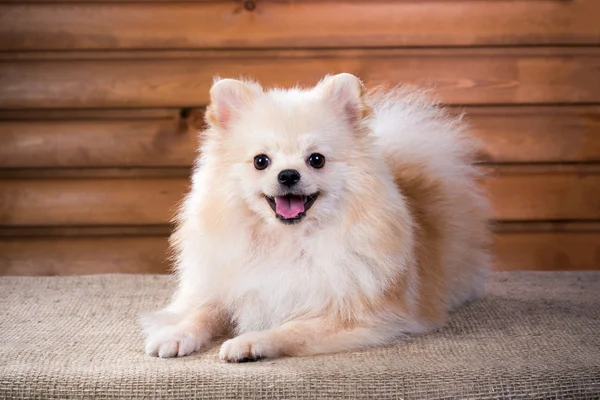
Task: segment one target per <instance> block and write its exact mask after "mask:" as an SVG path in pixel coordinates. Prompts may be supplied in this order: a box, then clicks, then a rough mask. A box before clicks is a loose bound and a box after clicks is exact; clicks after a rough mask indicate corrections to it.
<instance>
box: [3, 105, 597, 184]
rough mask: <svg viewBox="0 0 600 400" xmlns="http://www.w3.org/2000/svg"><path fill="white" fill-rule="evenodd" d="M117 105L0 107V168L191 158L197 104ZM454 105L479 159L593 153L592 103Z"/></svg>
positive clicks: (586, 158) (581, 157) (557, 158)
mask: <svg viewBox="0 0 600 400" xmlns="http://www.w3.org/2000/svg"><path fill="white" fill-rule="evenodd" d="M122 111H123V114H115V112H114V111H111V112H107V114H109V115H108V116H104V115H102V113H101V112H96V115H95V116H94V117H92V115H89V117H88V118H85V115H83V116H82V115H79V113H77V112H73V116H72V119H69V113H68V112H63V113H62V114H59V115H62V119H58V118H49V116H44V114H43V112H40V111H38V112H37V117H38V118H39V119H33V120H25V119H17V120H15V119H14V117H15V114H13V115H12V118H11V119H9V120H3V117H10V116H11V114H9V113H5V116H3V115H2V113H0V144H1V146H0V168H30V167H47V168H56V167H70V168H73V167H153V166H154V167H157V166H177V167H187V166H190V165H192V162H193V160H194V157H195V156H196V151H197V148H198V140H197V137H198V135H197V132H196V131H197V129H198V128H201V127H202V112H201V109H194V110H191V111H189V112H187V115H188V118H189V120H188V121H187V122H189V124H188V123H186V121H179V120H178V119H176V118H174V116H173V115H171V116H170V117H160V118H158V117H157V118H146V117H138V118H137V119H135V118H132V117H128V116H127V115H126V114H125V113H124V112H125V111H126V110H122ZM461 111H463V112H466V115H465V117H464V118H465V120H466V121H467V122H468V123H469V125H470V126H471V130H472V133H473V135H474V136H475V137H477V138H478V139H479V140H480V141H481V143H482V145H483V147H482V150H483V151H482V153H481V160H483V161H485V162H492V163H523V162H528V163H533V162H541V163H548V162H592V161H600V107H599V106H567V107H561V106H548V107H539V106H519V107H501V106H500V107H461V108H460V109H458V110H455V109H453V110H451V112H453V113H456V112H461ZM46 112H48V111H46ZM113 114H114V116H113V117H110V115H113ZM172 114H173V113H172ZM49 115H54V114H52V113H50V114H49ZM54 116H55V117H57V116H56V115H54ZM184 125H186V126H184ZM187 125H189V126H187ZM1 176H2V173H1V172H0V177H1Z"/></svg>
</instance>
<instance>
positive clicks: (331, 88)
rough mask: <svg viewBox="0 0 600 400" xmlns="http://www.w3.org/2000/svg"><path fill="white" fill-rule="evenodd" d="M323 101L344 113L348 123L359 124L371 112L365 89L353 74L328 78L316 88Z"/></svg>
mask: <svg viewBox="0 0 600 400" xmlns="http://www.w3.org/2000/svg"><path fill="white" fill-rule="evenodd" d="M316 89H317V90H318V91H320V93H321V96H322V97H323V99H324V100H325V101H326V102H328V103H329V104H331V105H332V106H333V107H334V108H337V109H338V110H340V111H341V112H343V113H344V115H345V116H346V118H347V119H348V122H350V123H351V124H353V125H354V124H358V123H359V122H360V121H361V120H362V119H363V118H365V117H366V116H367V115H368V114H369V112H370V109H369V107H368V106H367V105H366V104H365V102H364V98H363V97H364V94H365V87H364V86H363V84H362V82H361V81H360V79H358V78H357V77H356V76H354V75H352V74H347V73H342V74H338V75H333V76H328V77H326V78H325V79H323V80H322V81H321V82H320V83H319V84H318V85H317V87H316Z"/></svg>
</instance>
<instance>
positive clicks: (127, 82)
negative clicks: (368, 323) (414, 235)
mask: <svg viewBox="0 0 600 400" xmlns="http://www.w3.org/2000/svg"><path fill="white" fill-rule="evenodd" d="M598 21H600V1H598V0H571V1H560V0H534V1H532V0H513V1H506V0H497V1H478V0H420V1H413V0H395V1H393V0H372V1H366V0H363V1H360V0H339V1H338V0H331V1H319V0H306V1H268V0H264V1H263V0H256V1H200V0H198V1H186V2H178V1H169V2H167V1H164V2H161V1H135V0H129V1H104V2H96V1H86V0H64V1H60V2H58V1H52V0H29V1H27V2H25V1H8V0H0V274H17V275H47V274H86V273H104V272H131V273H137V272H164V271H165V270H166V269H167V266H168V262H167V261H166V247H167V246H166V237H167V235H168V233H169V230H170V227H169V224H168V221H169V218H170V217H171V215H172V213H173V209H174V207H175V206H176V204H177V203H178V201H180V199H181V197H182V194H183V193H185V191H186V190H187V185H188V180H187V178H188V174H189V167H190V165H191V163H192V160H193V158H194V155H195V153H196V149H197V143H196V134H195V131H196V129H197V128H198V127H199V126H200V125H201V120H202V112H203V107H204V106H205V105H206V102H207V100H208V89H209V86H210V84H211V82H212V77H213V76H214V75H220V76H232V77H237V76H252V77H255V78H257V79H259V80H260V81H261V82H263V83H264V84H266V85H284V86H287V85H293V84H296V83H301V84H307V85H312V84H314V83H316V82H317V81H318V80H319V79H320V78H321V77H322V76H323V75H324V74H327V73H338V72H351V73H353V74H356V75H358V76H360V77H361V78H362V79H363V80H364V81H365V83H366V85H367V86H372V85H376V84H379V83H390V82H394V83H397V82H399V83H410V84H419V85H422V86H424V87H428V88H434V89H435V93H436V96H437V97H438V98H439V99H441V101H443V102H444V103H445V104H446V105H447V106H448V108H449V109H450V110H451V112H457V113H458V112H466V113H467V116H466V118H467V120H468V121H469V122H470V124H471V126H472V127H473V132H474V134H475V135H476V136H477V137H478V138H480V139H481V140H482V142H483V144H484V149H483V152H482V154H481V156H482V166H481V168H485V169H487V171H488V172H489V177H488V178H486V180H485V182H484V184H485V185H486V187H487V188H488V190H489V191H490V193H491V195H492V200H493V203H494V216H493V217H494V220H495V223H494V227H495V228H494V229H495V231H496V238H495V242H494V249H495V251H496V256H497V263H496V268H498V269H541V270H556V269H598V268H600V46H599V45H600V23H599V22H598Z"/></svg>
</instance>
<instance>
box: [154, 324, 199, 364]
mask: <svg viewBox="0 0 600 400" xmlns="http://www.w3.org/2000/svg"><path fill="white" fill-rule="evenodd" d="M205 344H206V343H205V340H203V337H202V335H199V334H198V333H197V332H193V331H191V330H187V329H185V328H183V327H181V326H178V325H175V326H165V327H163V328H161V329H158V330H156V331H155V332H152V333H149V334H148V337H147V338H146V354H148V355H149V356H153V357H157V356H158V357H160V358H171V357H183V356H187V355H188V354H191V353H193V352H195V351H198V350H200V349H201V348H202V346H204V345H205Z"/></svg>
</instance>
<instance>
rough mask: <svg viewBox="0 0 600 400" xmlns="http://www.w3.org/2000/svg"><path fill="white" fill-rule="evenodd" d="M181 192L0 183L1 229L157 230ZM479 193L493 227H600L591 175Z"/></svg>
mask: <svg viewBox="0 0 600 400" xmlns="http://www.w3.org/2000/svg"><path fill="white" fill-rule="evenodd" d="M492 172H493V171H492ZM188 185H189V182H188V179H186V178H137V179H136V178H94V179H82V178H81V179H76V178H71V179H2V180H0V226H60V225H137V224H139V225H155V224H164V223H166V222H167V221H169V219H170V218H171V217H172V215H173V213H174V211H175V209H176V205H177V204H178V202H179V201H180V200H181V199H182V196H183V194H184V193H185V192H186V191H187V188H188ZM485 187H486V189H487V190H488V191H489V193H490V196H491V198H492V202H493V205H494V215H493V218H494V219H496V220H513V221H514V220H517V221H518V220H585V219H600V173H599V172H598V170H597V169H596V170H591V172H590V170H589V169H585V168H580V167H575V168H571V169H567V170H565V171H560V170H558V171H553V170H550V171H545V170H544V169H543V168H542V169H540V170H539V171H538V170H534V171H533V172H528V171H527V169H525V170H523V169H516V170H514V171H513V170H511V169H506V168H502V169H498V170H497V171H496V172H495V173H492V174H491V175H490V176H489V177H488V178H487V179H486V180H485Z"/></svg>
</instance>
